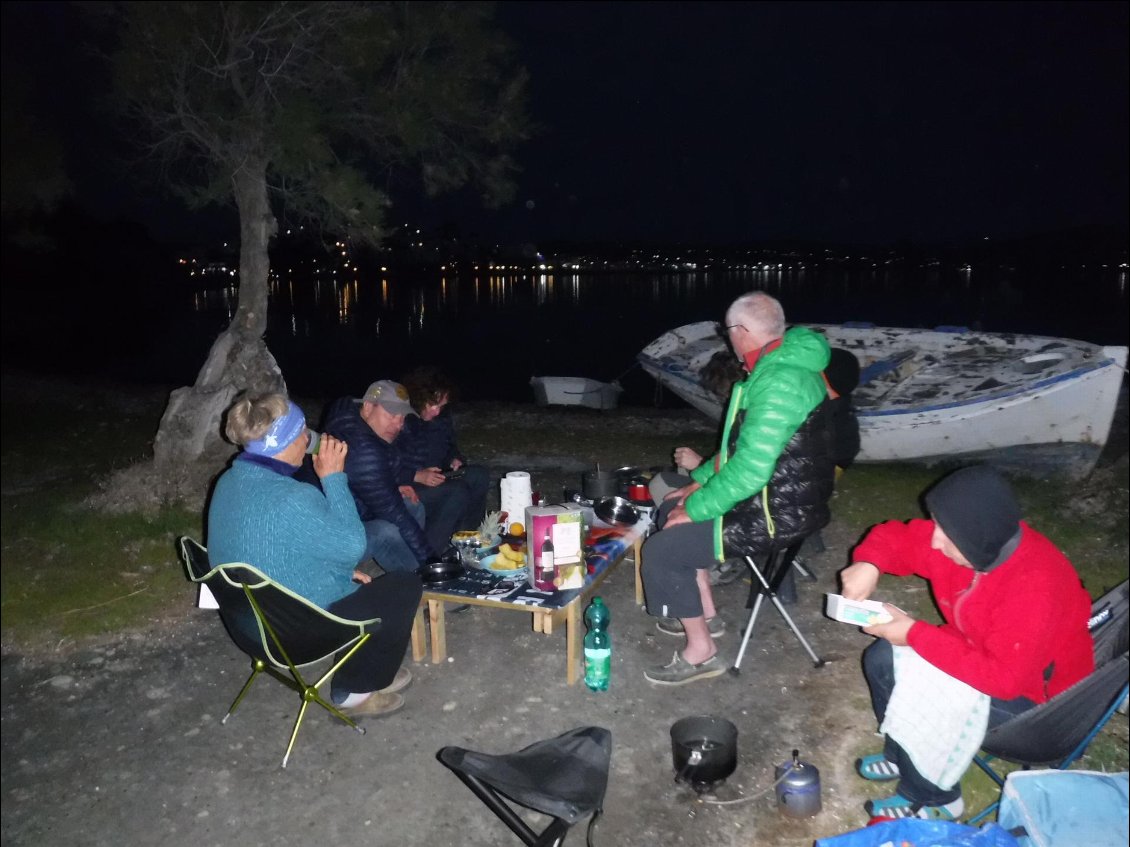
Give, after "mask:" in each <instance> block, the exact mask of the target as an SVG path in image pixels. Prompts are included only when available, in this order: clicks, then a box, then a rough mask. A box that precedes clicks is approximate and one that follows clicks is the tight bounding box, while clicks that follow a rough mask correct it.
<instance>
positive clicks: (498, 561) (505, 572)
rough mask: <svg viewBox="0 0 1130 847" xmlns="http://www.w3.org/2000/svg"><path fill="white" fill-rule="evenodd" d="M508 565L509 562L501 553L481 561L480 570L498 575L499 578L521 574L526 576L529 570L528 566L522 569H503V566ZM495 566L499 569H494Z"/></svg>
mask: <svg viewBox="0 0 1130 847" xmlns="http://www.w3.org/2000/svg"><path fill="white" fill-rule="evenodd" d="M508 563H509V560H508V559H506V558H505V557H504V556H503V555H502V554H501V553H495V554H494V555H493V556H487V557H486V558H485V559H483V560H482V561H480V562H479V568H480V570H484V571H487V572H489V573H493V574H498V575H499V576H518V575H519V574H521V575H523V576H524V575H525V574H526V573H527V572H528V570H529V569H528V568H527V566H526V565H523V566H522V567H520V568H505V567H502V565H505V564H508ZM493 565H498V566H499V567H497V568H496V567H492V566H493Z"/></svg>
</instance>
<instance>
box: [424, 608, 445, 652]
mask: <svg viewBox="0 0 1130 847" xmlns="http://www.w3.org/2000/svg"><path fill="white" fill-rule="evenodd" d="M428 620H429V622H430V623H431V626H432V664H433V665H438V664H439V663H440V662H442V661H443V660H444V659H446V658H447V623H446V619H445V617H444V605H443V602H442V601H440V600H429V601H428Z"/></svg>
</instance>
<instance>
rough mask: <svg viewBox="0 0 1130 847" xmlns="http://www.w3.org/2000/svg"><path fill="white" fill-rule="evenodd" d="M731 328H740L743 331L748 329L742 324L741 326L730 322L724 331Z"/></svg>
mask: <svg viewBox="0 0 1130 847" xmlns="http://www.w3.org/2000/svg"><path fill="white" fill-rule="evenodd" d="M731 329H740V330H743V331H745V332H749V330H748V329H746V328H745V327H744V326H742V325H741V324H730V325H729V326H727V327H726V331H727V332H729V331H730V330H731Z"/></svg>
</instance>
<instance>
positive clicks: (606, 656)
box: [585, 647, 612, 691]
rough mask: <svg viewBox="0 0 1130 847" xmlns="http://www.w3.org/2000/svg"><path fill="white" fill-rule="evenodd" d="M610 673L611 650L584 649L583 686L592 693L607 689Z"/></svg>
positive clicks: (607, 648)
mask: <svg viewBox="0 0 1130 847" xmlns="http://www.w3.org/2000/svg"><path fill="white" fill-rule="evenodd" d="M611 671H612V648H610V647H586V648H585V685H587V686H588V687H589V688H591V689H593V690H594V691H604V690H605V689H607V688H608V678H609V676H610V675H611Z"/></svg>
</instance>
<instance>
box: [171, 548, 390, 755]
mask: <svg viewBox="0 0 1130 847" xmlns="http://www.w3.org/2000/svg"><path fill="white" fill-rule="evenodd" d="M180 548H181V556H182V558H183V559H184V563H185V568H186V569H187V571H188V576H189V579H191V580H192V581H193V582H195V583H199V584H203V585H207V586H208V588H209V590H210V591H211V592H212V594H213V595H214V596H215V598H216V601H217V603H219V606H220V617H221V619H222V620H223V622H224V625H225V626H226V627H227V630H228V633H229V634H230V635H231V637H232V640H233V641H234V642H235V643H236V646H238V647H239V649H241V650H242V651H243V652H245V653H247V654H248V655H249V656H250V657H251V676H250V677H248V679H247V682H245V683H244V684H243V688H242V689H241V690H240V692H239V695H238V696H237V697H236V698H235V701H234V702H233V703H232V704H231V708H229V709H228V713H227V714H226V715H224V719H223V721H221V723H227V720H228V718H230V717H231V716H232V714H234V712H235V710H236V709H237V708H238V707H239V704H240V702H241V701H242V700H243V698H244V696H245V695H246V694H247V692H248V691H249V690H250V688H251V684H252V683H253V682H255V679H256V678H257V677H258V676H259V674H261V673H264V672H266V673H267V674H268V675H270V676H273V677H274V678H275V679H277V680H278V681H279V682H281V683H283V684H284V685H286V686H287V687H288V688H290V689H292V690H294V691H296V692H297V693H298V695H299V696H300V697H301V698H302V705H301V706H300V707H299V709H298V717H297V718H295V721H294V729H293V731H292V732H291V733H290V743H289V744H287V747H286V755H284V756H283V760H282V766H283V767H284V768H285V767H286V763H287V760H289V759H290V752H291V750H293V749H294V740H295V739H296V738H297V737H298V728H299V727H300V726H302V719H303V718H304V717H305V716H306V707H307V706H308V705H309V704H310V703H311V702H314V703H317V704H318V705H320V706H321V707H322V708H323V709H326V710H327V711H328V712H329V713H330V714H332V715H334V716H335V717H337V718H338V719H340V720H342V721H344V722H345V723H347V724H348V725H349V726H351V727H353V728H354V729H355V730H357V731H358V732H360V733H362V734H364V732H365V729H364V727H361V726H358V725H357V724H356V723H355V722H354V721H353V720H352V719H351V718H350V717H349V716H348V715H346V714H345V713H344V712H342V711H341V710H340V709H338V708H337V707H336V706H334V705H333V704H332V703H330V702H329V701H327V700H325V699H324V698H323V697H322V695H321V694H319V693H318V689H319V688H320V687H321V686H322V685H323V684H324V683H325V682H326V681H327V680H328V679H330V677H332V676H333V675H334V673H335V672H337V670H338V669H339V668H341V666H342V665H344V664H345V663H346V662H348V661H349V660H350V659H351V658H352V657H353V656H354V654H356V652H357V651H358V650H359V649H360V648H361V645H363V644H364V643H365V642H366V641H368V640H369V633H368V632H366V631H365V630H366V627H370V626H373V625H375V624H377V623H379V622H380V619H379V618H373V619H371V620H364V621H354V620H348V619H346V618H340V617H338V616H337V615H334V614H331V613H330V612H327V611H325V610H324V609H321V608H319V607H318V606H315V605H314V604H313V603H311V602H310V601H309V600H306V599H304V598H302V597H299V596H298V595H297V594H295V593H294V592H293V591H290V590H289V589H287V588H284V587H283V586H281V585H279V584H278V583H277V582H275V581H274V580H272V579H270V578H269V577H267V576H266V575H265V574H263V573H262V572H261V571H259V570H258V569H256V568H253V567H252V566H251V565H245V564H242V563H238V562H236V563H231V564H224V565H217V566H216V567H214V568H213V567H211V565H210V564H209V562H208V551H207V550H205V549H204V548H203V547H201V546H200V545H199V544H197V543H196V542H195V541H193V540H192V539H191V538H182V539H181V540H180ZM343 651H344V655H343V656H342V657H341V658H340V659H338V660H337V661H335V662H334V663H333V664H332V665H331V667H330V669H329V670H327V671H326V672H325V673H324V674H322V676H321V677H319V678H318V680H317V682H307V681H306V680H305V679H304V678H303V676H302V673H301V672H300V671H299V668H304V667H306V666H307V665H312V664H315V663H317V662H320V661H322V660H324V659H330V658H332V657H333V656H334V655H335V654H337V653H341V652H343Z"/></svg>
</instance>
